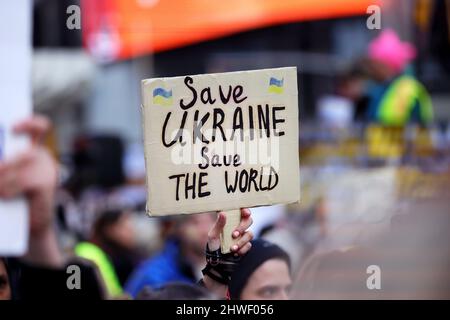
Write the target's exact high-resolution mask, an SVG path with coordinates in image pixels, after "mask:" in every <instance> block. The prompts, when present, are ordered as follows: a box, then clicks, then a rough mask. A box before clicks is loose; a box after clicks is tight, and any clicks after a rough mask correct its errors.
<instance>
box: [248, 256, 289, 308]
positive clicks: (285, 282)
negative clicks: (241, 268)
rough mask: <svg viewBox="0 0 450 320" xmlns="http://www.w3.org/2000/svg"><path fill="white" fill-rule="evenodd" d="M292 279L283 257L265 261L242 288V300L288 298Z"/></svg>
mask: <svg viewBox="0 0 450 320" xmlns="http://www.w3.org/2000/svg"><path fill="white" fill-rule="evenodd" d="M291 284H292V280H291V276H290V274H289V268H288V265H287V263H286V262H285V261H284V260H281V259H271V260H267V261H266V262H264V263H263V264H262V265H260V266H259V267H258V269H256V270H255V272H253V274H252V275H251V276H250V278H249V279H248V281H247V284H246V286H245V287H244V289H243V290H242V293H241V297H240V298H241V300H287V299H288V294H289V290H290V288H291Z"/></svg>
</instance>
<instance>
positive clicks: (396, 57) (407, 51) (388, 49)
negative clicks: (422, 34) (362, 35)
mask: <svg viewBox="0 0 450 320" xmlns="http://www.w3.org/2000/svg"><path fill="white" fill-rule="evenodd" d="M369 57H370V58H371V59H373V60H377V61H380V62H383V63H385V64H387V65H388V66H390V67H391V68H392V69H393V70H394V71H396V72H399V73H400V72H402V71H403V70H404V69H405V67H406V66H407V65H408V64H409V63H410V62H411V61H412V60H413V59H414V58H415V57H416V49H415V47H414V46H413V45H412V44H410V43H408V42H402V41H401V40H400V38H399V37H398V35H397V33H395V31H393V30H391V29H387V30H385V31H383V32H382V33H381V34H380V35H379V36H378V37H376V38H375V39H374V40H372V42H371V43H370V44H369Z"/></svg>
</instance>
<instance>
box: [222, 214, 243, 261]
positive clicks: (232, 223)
mask: <svg viewBox="0 0 450 320" xmlns="http://www.w3.org/2000/svg"><path fill="white" fill-rule="evenodd" d="M225 215H226V222H225V226H224V228H223V231H222V233H221V234H220V247H221V251H222V253H223V254H226V253H229V252H230V251H231V247H232V246H233V245H234V244H236V243H237V241H238V240H239V237H238V238H236V239H234V238H233V235H232V234H233V231H234V230H235V229H236V228H237V227H238V226H239V224H240V222H241V210H240V209H236V210H229V211H225Z"/></svg>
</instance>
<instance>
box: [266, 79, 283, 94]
mask: <svg viewBox="0 0 450 320" xmlns="http://www.w3.org/2000/svg"><path fill="white" fill-rule="evenodd" d="M283 85H284V79H281V80H278V79H276V78H274V77H270V82H269V90H268V91H269V93H276V94H281V93H283V91H284V87H283Z"/></svg>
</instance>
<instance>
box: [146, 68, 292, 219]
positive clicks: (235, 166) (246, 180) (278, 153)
mask: <svg viewBox="0 0 450 320" xmlns="http://www.w3.org/2000/svg"><path fill="white" fill-rule="evenodd" d="M142 100H143V106H142V113H143V122H144V144H145V153H146V166H147V184H148V205H147V209H148V211H149V213H150V214H152V215H168V214H181V213H195V212H205V211H216V210H228V209H236V208H240V207H252V206H259V205H270V204H275V203H290V202H296V201H298V200H299V194H300V191H299V184H300V181H299V160H298V101H297V71H296V69H295V68H280V69H265V70H258V71H244V72H231V73H222V74H205V75H196V76H185V77H174V78H157V79H148V80H143V81H142Z"/></svg>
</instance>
